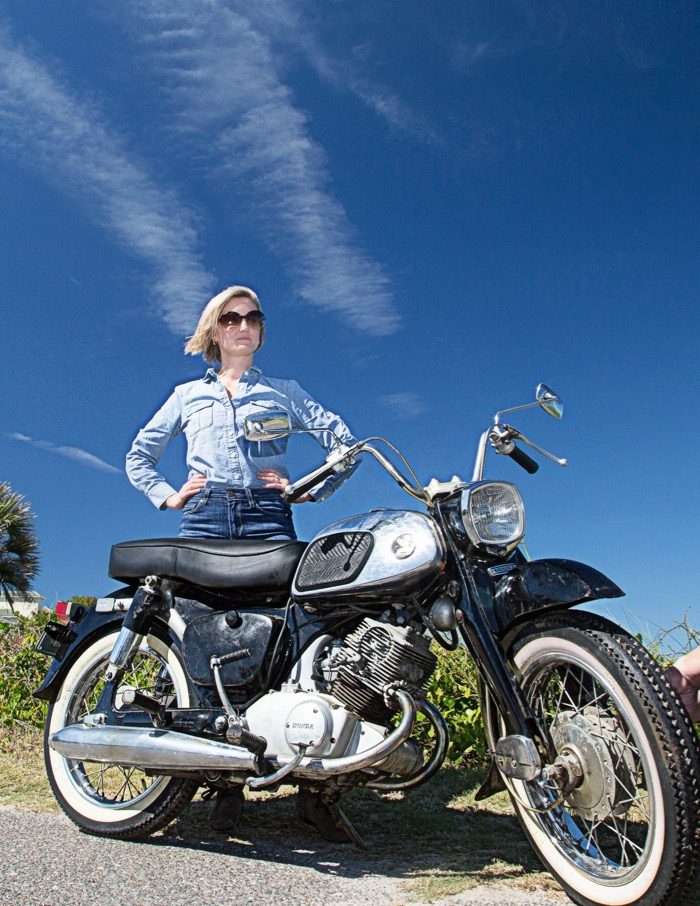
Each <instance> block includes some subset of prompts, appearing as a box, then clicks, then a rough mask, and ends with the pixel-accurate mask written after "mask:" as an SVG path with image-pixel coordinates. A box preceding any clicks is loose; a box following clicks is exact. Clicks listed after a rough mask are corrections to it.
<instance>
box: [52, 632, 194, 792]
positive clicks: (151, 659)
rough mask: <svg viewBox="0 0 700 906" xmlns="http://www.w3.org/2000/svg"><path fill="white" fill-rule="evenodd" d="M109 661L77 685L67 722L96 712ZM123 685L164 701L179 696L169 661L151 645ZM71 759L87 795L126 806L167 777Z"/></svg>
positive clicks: (77, 780) (73, 771) (74, 774)
mask: <svg viewBox="0 0 700 906" xmlns="http://www.w3.org/2000/svg"><path fill="white" fill-rule="evenodd" d="M106 663H107V657H105V658H104V659H102V660H101V661H99V662H98V663H97V664H96V665H95V666H94V667H93V669H92V670H91V672H90V674H89V675H88V676H86V677H84V678H83V682H82V683H81V684H80V686H79V687H77V688H76V692H75V695H74V697H73V699H72V701H71V704H70V706H69V709H68V711H67V713H66V723H67V724H70V723H78V722H82V721H84V720H85V719H86V718H87V717H89V716H90V715H91V714H93V713H94V711H95V707H96V705H97V702H98V701H99V699H100V695H101V694H102V690H103V688H104V671H105V667H106ZM120 685H121V686H129V687H131V688H134V689H138V690H140V691H143V692H145V693H147V694H149V695H152V696H154V697H158V698H160V699H161V700H164V699H165V698H168V699H169V700H172V699H176V692H175V687H174V685H173V678H172V676H171V673H170V668H169V667H168V664H167V662H165V661H164V660H163V658H162V657H161V656H160V655H159V654H156V652H154V651H152V650H151V649H150V648H149V649H148V650H146V651H143V650H142V651H140V652H139V653H138V654H137V656H136V657H135V658H134V660H133V662H132V665H131V667H130V668H129V670H127V671H126V672H125V674H124V676H123V678H122V682H121V684H120ZM67 761H68V764H69V766H70V774H71V777H72V778H73V781H74V783H75V784H76V785H77V787H78V788H79V789H80V790H81V792H82V793H83V795H85V796H87V797H88V798H89V799H91V800H93V801H95V802H98V803H100V804H105V805H111V806H115V805H119V806H123V805H128V804H130V803H132V802H135V801H136V800H137V799H139V798H140V797H141V796H143V795H144V794H146V793H147V792H148V791H149V790H150V789H151V788H153V787H154V786H155V785H156V784H160V783H162V781H163V779H164V778H162V777H159V776H151V777H149V776H147V775H146V774H144V773H143V771H141V770H139V769H138V768H135V767H131V766H125V765H118V764H99V763H95V762H82V761H75V760H67Z"/></svg>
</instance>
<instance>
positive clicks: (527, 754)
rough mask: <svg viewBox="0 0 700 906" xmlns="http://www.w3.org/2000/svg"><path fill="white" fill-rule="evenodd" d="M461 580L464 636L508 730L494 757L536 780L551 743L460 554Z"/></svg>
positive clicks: (504, 769)
mask: <svg viewBox="0 0 700 906" xmlns="http://www.w3.org/2000/svg"><path fill="white" fill-rule="evenodd" d="M457 562H458V564H459V573H460V584H461V592H462V594H461V607H460V610H459V612H458V622H459V627H460V632H461V635H462V638H463V640H464V642H465V644H466V645H467V648H468V649H469V651H471V653H472V654H473V656H474V657H475V659H476V662H477V664H478V666H479V671H480V673H481V675H482V677H483V680H484V683H485V685H486V687H487V689H488V691H489V693H490V694H491V697H492V699H493V701H494V702H495V704H496V707H497V708H498V711H499V712H500V714H501V716H502V718H503V724H504V726H505V730H506V734H507V735H505V736H502V737H501V738H500V739H498V740H497V742H496V745H495V748H494V760H495V762H496V765H497V766H498V769H499V770H500V772H501V773H502V774H505V775H506V776H508V777H513V778H515V779H518V780H535V779H536V778H537V777H539V776H540V775H541V773H542V768H543V759H545V760H546V759H547V753H548V751H549V750H550V745H549V741H548V738H547V736H546V734H545V733H544V732H543V731H542V728H541V727H540V723H539V721H538V720H537V717H536V716H535V714H534V712H533V710H532V708H531V706H530V703H529V702H528V701H527V699H526V698H525V696H524V695H523V692H522V689H521V688H520V684H519V683H518V682H517V680H516V678H515V676H514V675H513V673H512V671H511V670H510V668H509V666H508V664H507V662H506V659H505V656H504V654H503V651H502V649H501V647H500V646H499V645H498V643H497V642H496V640H495V638H494V636H493V633H492V632H491V629H490V626H489V622H488V619H487V617H486V614H485V613H484V609H483V606H482V604H481V601H480V598H479V592H478V589H477V586H476V583H475V581H474V578H473V576H472V574H471V571H470V570H469V568H468V566H467V565H466V564H465V562H464V560H463V559H461V558H460V557H459V555H458V556H457Z"/></svg>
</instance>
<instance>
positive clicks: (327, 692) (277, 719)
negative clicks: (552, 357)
mask: <svg viewBox="0 0 700 906" xmlns="http://www.w3.org/2000/svg"><path fill="white" fill-rule="evenodd" d="M535 406H537V407H541V408H542V409H543V410H544V411H545V412H547V413H549V414H550V415H553V416H556V417H561V414H562V404H561V401H560V399H559V398H558V397H557V396H556V394H555V393H554V392H553V391H551V390H550V389H549V388H547V387H546V386H545V385H540V386H539V387H538V388H537V392H536V400H535V401H534V402H531V403H528V404H526V405H524V406H517V407H514V408H510V409H504V410H502V411H501V412H499V413H497V414H496V416H495V417H494V419H493V423H492V424H491V425H490V426H489V428H488V429H487V430H486V431H485V432H484V433H483V435H482V436H481V438H480V441H479V445H478V451H477V456H476V461H475V465H474V469H473V474H472V478H471V480H470V481H462V480H461V479H459V478H458V477H456V476H455V477H454V478H453V479H452V480H451V481H449V482H440V481H437V480H435V479H433V480H432V481H431V482H430V483H429V484H428V485H427V487H422V486H421V485H420V483H419V482H418V480H417V479H416V477H415V475H414V473H413V472H412V470H411V469H410V466H409V465H408V463H407V462H406V460H405V459H404V458H403V456H401V454H400V452H399V451H398V450H396V448H395V447H393V446H392V445H391V444H389V442H388V441H385V440H384V439H382V438H369V439H368V440H363V441H359V442H358V443H356V444H354V445H353V446H351V447H347V446H343V445H342V444H340V442H338V443H337V445H336V447H335V448H334V449H333V451H332V452H331V454H330V455H329V456H328V457H327V459H326V461H325V462H324V463H323V465H322V466H321V467H320V468H318V469H316V470H314V471H313V472H311V473H310V474H309V475H307V476H305V477H304V478H302V479H301V480H299V481H297V482H295V483H294V484H292V485H290V486H289V487H288V488H287V490H286V496H287V498H288V499H290V500H294V499H295V498H296V497H298V496H300V495H301V494H304V493H305V492H306V491H308V490H310V489H311V488H313V487H314V486H315V485H316V484H318V483H319V482H320V481H321V480H323V479H324V478H325V477H327V476H329V475H331V474H332V473H334V472H340V471H342V470H344V469H347V468H348V467H349V466H350V465H351V464H352V463H353V462H354V461H355V460H356V458H357V457H358V456H359V455H360V454H362V455H363V457H364V458H366V457H367V456H372V457H374V458H375V459H376V460H377V461H378V462H379V463H380V464H381V465H382V466H383V467H384V468H385V469H386V471H387V472H388V473H389V475H391V476H392V477H393V478H394V479H395V480H396V481H397V482H398V484H399V485H400V486H401V487H402V488H403V489H404V490H405V491H407V492H408V494H410V495H411V496H412V497H414V498H416V499H417V500H419V501H420V502H421V504H422V505H423V510H422V511H420V512H418V511H413V510H388V509H380V510H373V511H372V512H370V513H366V514H363V515H359V516H352V517H350V518H346V519H342V520H340V521H339V522H336V523H334V524H333V525H330V526H328V527H327V528H326V529H324V530H323V531H321V532H320V533H319V534H318V535H317V536H316V537H315V538H313V539H312V540H311V541H310V542H309V543H303V542H298V541H294V542H283V541H255V540H242V541H211V540H198V539H190V538H187V539H185V538H166V539H155V540H146V541H128V542H125V543H122V544H117V545H115V546H114V547H113V548H112V552H111V559H110V568H109V574H110V576H111V577H112V578H114V579H116V580H118V581H120V582H122V583H124V587H122V588H120V589H119V590H117V591H115V592H114V593H113V594H111V595H110V596H108V597H106V598H101V599H99V600H98V602H97V605H96V606H95V607H94V608H85V607H82V606H79V605H77V604H69V605H68V606H67V607H66V608H65V614H64V616H63V622H62V623H61V622H53V623H50V624H49V625H48V627H47V630H46V634H45V636H44V637H43V639H42V641H41V642H40V646H39V648H40V650H41V651H42V652H44V653H45V654H49V655H52V656H53V658H54V660H53V662H52V664H51V666H50V669H49V671H48V674H47V676H46V678H45V680H44V682H43V684H42V685H41V687H40V688H39V689H38V690H37V692H36V693H35V694H36V695H37V696H38V697H39V698H42V699H46V700H47V701H48V702H49V703H50V705H49V709H48V715H47V720H46V735H45V755H46V767H47V772H48V777H49V781H50V783H51V787H52V789H53V792H54V794H55V796H56V798H57V800H58V802H59V804H60V805H61V807H62V808H63V809H64V811H65V812H66V813H67V814H68V816H69V817H70V818H71V819H72V820H73V821H74V822H75V823H76V824H78V825H79V826H80V827H81V828H83V829H84V830H86V831H89V832H91V833H94V834H100V835H104V836H107V837H120V838H126V839H130V838H137V837H142V836H145V835H147V834H149V833H152V832H153V831H155V830H157V829H159V828H162V827H163V826H165V825H166V824H167V823H168V822H170V821H172V820H173V819H174V818H175V817H176V816H177V815H178V814H179V813H180V812H181V811H182V810H183V809H184V808H185V806H186V805H187V803H188V802H189V800H190V799H191V798H192V796H193V795H194V793H195V791H196V790H197V788H198V787H200V786H206V787H208V788H210V789H214V790H226V789H227V788H228V789H231V788H232V787H234V786H239V787H241V786H243V785H246V784H247V785H248V786H249V787H250V788H251V789H254V790H257V789H265V788H268V789H269V788H274V787H276V786H277V785H279V784H281V783H286V784H292V785H296V786H299V787H300V788H301V789H303V790H304V789H305V790H307V791H308V790H311V791H315V792H316V793H320V794H321V795H322V796H323V797H324V801H325V802H327V803H335V802H337V800H338V798H339V797H340V796H341V795H342V794H343V793H345V792H346V791H347V790H349V789H350V788H352V787H356V786H365V787H369V788H371V789H373V790H380V791H395V790H402V791H403V790H410V789H412V788H414V787H417V786H418V785H419V784H422V783H424V782H426V781H427V780H429V779H430V778H431V777H432V776H434V775H435V773H436V772H437V771H438V770H439V768H440V766H441V764H442V762H443V760H444V758H445V754H446V751H447V746H448V730H447V726H446V723H445V720H444V719H443V717H442V715H441V714H440V713H439V711H438V710H437V709H436V708H435V707H434V706H433V705H432V704H431V703H430V702H429V701H428V700H427V698H426V695H425V692H424V689H425V685H426V682H427V680H428V679H429V677H430V675H431V672H432V671H433V669H434V667H435V663H436V659H435V654H434V649H433V645H434V643H437V644H438V645H441V646H443V647H444V648H447V649H453V648H455V647H456V646H457V645H466V647H467V648H468V650H469V651H470V652H471V654H472V655H473V656H474V658H475V661H476V663H477V665H478V669H479V671H480V676H481V683H482V709H483V717H484V724H485V731H486V735H487V739H488V743H489V746H490V750H491V752H492V765H491V769H490V772H489V773H488V776H487V777H486V780H485V782H484V784H483V786H482V787H481V790H480V791H479V797H480V798H485V797H487V796H490V795H491V794H493V793H495V792H497V791H499V790H504V789H505V790H507V791H508V793H509V794H510V797H511V799H512V802H513V806H514V809H515V812H516V813H517V815H518V817H519V819H520V822H521V824H522V827H523V829H524V831H525V833H526V834H527V836H528V838H529V840H530V842H531V843H532V846H533V847H534V849H535V850H536V852H537V853H538V855H539V857H540V859H541V860H542V861H543V863H544V864H545V866H546V867H547V868H548V869H549V871H551V873H552V874H553V875H554V876H555V877H556V878H557V879H558V881H559V882H560V883H561V885H562V886H563V887H564V889H565V890H566V891H567V893H568V894H569V896H570V897H571V898H572V899H573V900H574V901H575V902H577V903H581V904H606V906H622V904H632V903H638V904H642V903H643V904H658V903H682V902H684V900H685V897H686V895H687V892H688V890H689V889H690V888H691V885H692V883H693V880H694V878H695V874H696V870H697V866H698V861H699V860H700V753H699V751H698V745H697V739H696V737H695V734H694V729H693V726H692V725H691V723H690V721H689V719H688V717H687V715H686V713H685V711H684V710H683V708H682V706H681V704H680V702H679V700H678V698H677V697H676V695H675V693H674V692H673V691H672V690H671V688H670V687H669V685H668V684H667V682H666V681H665V679H664V676H663V673H662V672H661V670H660V669H659V667H658V666H657V664H656V662H655V661H654V660H653V659H652V658H651V657H650V655H649V654H648V653H647V652H646V650H645V649H644V648H643V647H642V646H641V645H640V644H639V643H638V642H637V641H636V640H635V639H634V638H632V637H631V636H630V635H629V634H627V633H626V632H625V631H623V630H622V629H621V628H619V627H618V626H616V625H614V624H613V623H611V622H609V621H607V620H605V619H602V618H600V617H598V616H594V615H592V614H590V613H587V612H581V611H572V610H571V608H572V606H573V605H575V604H579V603H582V602H588V601H593V600H596V599H600V598H610V597H617V596H619V595H621V594H623V592H622V591H621V590H620V589H619V588H618V587H617V586H616V585H615V584H614V583H613V582H611V581H610V580H609V579H607V578H606V577H605V576H603V575H602V574H601V573H599V572H597V571H596V570H595V569H593V568H591V567H590V566H586V565H584V564H582V563H578V562H574V561H570V560H561V559H559V560H557V559H545V560H533V561H530V560H528V559H526V557H525V556H524V554H523V553H522V549H521V546H520V542H521V541H522V540H523V537H524V533H525V515H524V507H523V502H522V499H521V497H520V494H519V492H518V490H517V488H516V487H515V485H513V484H512V483H510V482H504V481H491V480H484V477H483V472H484V461H485V456H486V453H487V451H488V449H489V448H491V449H493V450H494V451H495V452H496V453H497V454H501V455H507V456H510V457H511V458H513V459H514V460H515V461H516V462H517V463H518V464H519V465H520V466H522V467H523V468H524V469H526V470H527V471H529V472H534V471H536V470H537V468H538V466H537V463H536V462H535V461H534V460H533V459H532V458H531V457H530V456H529V455H528V454H527V453H525V452H524V450H523V449H522V446H517V445H516V441H519V442H520V443H521V444H525V445H527V446H529V447H531V448H533V449H534V450H536V451H538V453H540V454H541V455H542V456H544V457H546V458H549V459H552V460H555V461H558V462H559V463H560V464H562V465H565V464H566V461H565V460H557V458H556V457H554V456H553V455H552V454H551V453H548V452H547V451H546V450H543V449H542V448H541V447H539V446H538V445H537V444H535V443H534V442H533V441H531V440H529V439H528V438H526V437H525V436H524V435H523V434H522V433H521V432H520V431H519V430H517V429H516V428H514V427H512V426H511V425H509V424H506V423H505V422H504V421H503V420H502V419H503V416H504V415H505V414H507V413H510V412H514V411H517V410H521V409H527V408H530V407H535ZM289 433H291V428H290V420H289V417H288V414H287V413H286V412H284V411H282V410H280V411H272V412H269V413H267V414H265V416H264V417H261V418H255V419H253V420H249V421H248V422H247V423H246V435H247V437H248V438H249V439H250V440H252V441H257V442H260V443H268V442H274V440H275V439H278V438H279V437H281V436H283V435H286V434H289ZM380 442H382V443H384V444H385V445H388V447H390V448H391V449H392V450H393V451H394V455H395V457H399V458H400V460H401V462H402V463H403V467H402V468H403V469H404V470H406V471H407V472H408V474H409V475H410V478H406V477H405V475H404V474H403V473H402V471H400V470H399V468H397V466H396V465H395V463H394V461H392V460H390V459H388V458H387V456H386V455H385V454H384V453H383V452H381V451H380V450H379V449H378V448H377V444H378V443H380ZM431 649H432V650H431ZM419 714H420V715H422V718H421V724H422V725H423V726H424V727H425V726H426V722H427V726H428V728H429V729H430V730H431V732H429V733H423V734H421V735H418V736H417V734H416V720H417V716H418V715H419ZM426 739H428V740H429V742H427V743H426V742H421V740H426ZM338 814H339V815H340V816H341V818H342V821H343V822H345V827H346V829H347V832H348V834H349V835H350V836H351V837H354V838H355V839H358V840H359V838H357V837H356V835H355V832H354V830H353V828H352V825H351V824H350V822H349V821H348V820H347V818H346V817H345V816H344V815H343V813H342V811H339V812H338ZM467 845H468V841H467Z"/></svg>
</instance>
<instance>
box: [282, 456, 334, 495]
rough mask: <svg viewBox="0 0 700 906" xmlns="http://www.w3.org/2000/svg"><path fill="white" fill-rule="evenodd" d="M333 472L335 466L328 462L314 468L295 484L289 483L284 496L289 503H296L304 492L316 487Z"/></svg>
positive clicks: (283, 493) (283, 492)
mask: <svg viewBox="0 0 700 906" xmlns="http://www.w3.org/2000/svg"><path fill="white" fill-rule="evenodd" d="M332 474H333V466H331V465H328V464H327V463H326V464H325V465H322V466H320V467H319V468H318V469H314V471H313V472H310V473H309V474H308V475H307V476H306V478H303V479H301V480H300V481H295V482H294V484H290V485H287V487H286V488H285V489H284V491H282V497H283V499H284V500H286V501H287V503H294V501H295V500H297V499H298V498H299V497H301V496H302V494H305V493H306V492H307V491H310V490H311V488H313V487H316V485H317V484H318V483H319V482H320V481H323V479H324V478H327V477H328V476H329V475H332Z"/></svg>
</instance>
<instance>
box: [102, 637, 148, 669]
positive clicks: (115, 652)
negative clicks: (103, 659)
mask: <svg viewBox="0 0 700 906" xmlns="http://www.w3.org/2000/svg"><path fill="white" fill-rule="evenodd" d="M142 638H143V636H142V635H139V634H138V633H136V632H134V630H133V629H127V628H126V626H122V628H121V629H120V630H119V635H118V636H117V639H116V641H115V643H114V646H113V647H112V653H111V654H110V656H109V665H110V667H117V668H119V669H121V668H122V667H125V666H126V664H127V662H128V660H129V655H130V654H131V652H132V650H134V649H135V648H138V646H139V645H140V644H141V639H142Z"/></svg>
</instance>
